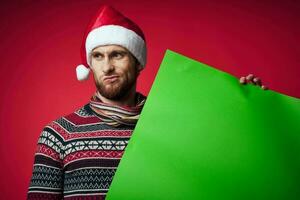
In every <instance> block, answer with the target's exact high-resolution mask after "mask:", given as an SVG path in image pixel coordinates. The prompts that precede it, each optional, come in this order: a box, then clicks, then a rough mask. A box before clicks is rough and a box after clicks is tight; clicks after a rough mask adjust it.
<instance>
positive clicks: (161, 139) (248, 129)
mask: <svg viewBox="0 0 300 200" xmlns="http://www.w3.org/2000/svg"><path fill="white" fill-rule="evenodd" d="M107 199H108V200H120V199H122V200H127V199H128V200H137V199H138V200H169V199H171V200H179V199H182V200H183V199H203V200H220V199H222V200H223V199H225V200H241V199H249V200H250V199H251V200H257V199H259V200H260V199H261V200H266V199H272V200H274V199H281V200H286V199H288V200H296V199H297V200H299V199H300V100H299V99H297V98H293V97H289V96H286V95H282V94H279V93H276V92H274V91H271V90H267V91H264V90H261V89H260V88H259V87H257V86H254V85H240V84H239V82H238V80H237V79H236V78H235V77H233V76H231V75H229V74H227V73H224V72H221V71H219V70H216V69H214V68H212V67H209V66H207V65H205V64H202V63H199V62H197V61H195V60H192V59H190V58H187V57H185V56H182V55H180V54H177V53H175V52H172V51H170V50H168V51H167V52H166V54H165V57H164V59H163V62H162V64H161V66H160V69H159V72H158V74H157V77H156V79H155V81H154V84H153V86H152V89H151V91H150V93H149V96H148V99H147V102H146V104H145V107H144V109H143V112H142V114H141V118H140V120H139V122H138V124H137V126H136V128H135V130H134V133H133V136H132V138H131V140H130V142H129V144H128V146H127V149H126V151H125V154H124V156H123V158H122V160H121V163H120V165H119V168H118V170H117V172H116V175H115V177H114V180H113V182H112V185H111V188H110V190H109V193H108V196H107Z"/></svg>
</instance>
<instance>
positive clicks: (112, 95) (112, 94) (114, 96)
mask: <svg viewBox="0 0 300 200" xmlns="http://www.w3.org/2000/svg"><path fill="white" fill-rule="evenodd" d="M136 80H137V74H135V75H134V76H132V77H128V76H125V77H124V78H123V79H120V78H119V79H118V80H117V81H115V82H113V83H107V84H105V83H103V82H102V81H99V79H96V78H95V84H96V87H97V90H98V91H99V93H100V94H101V95H102V96H103V97H105V98H107V99H111V100H120V99H122V98H123V97H124V96H126V95H127V94H128V93H129V91H130V90H131V88H132V87H133V86H134V85H135V84H136Z"/></svg>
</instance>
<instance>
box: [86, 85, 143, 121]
mask: <svg viewBox="0 0 300 200" xmlns="http://www.w3.org/2000/svg"><path fill="white" fill-rule="evenodd" d="M145 101H146V97H145V96H144V95H142V94H141V93H138V92H137V93H136V102H137V104H136V105H135V106H133V107H127V106H117V105H111V104H107V103H103V102H102V101H101V100H100V98H99V93H98V91H96V92H95V94H94V95H93V96H92V97H91V100H90V104H89V105H90V108H91V109H92V110H93V111H94V112H95V114H96V115H97V116H98V117H99V118H100V119H101V120H102V121H103V122H104V123H106V124H108V125H111V126H115V127H117V126H120V125H128V126H135V125H136V123H137V121H138V119H139V117H140V113H141V111H142V108H143V106H144V104H145Z"/></svg>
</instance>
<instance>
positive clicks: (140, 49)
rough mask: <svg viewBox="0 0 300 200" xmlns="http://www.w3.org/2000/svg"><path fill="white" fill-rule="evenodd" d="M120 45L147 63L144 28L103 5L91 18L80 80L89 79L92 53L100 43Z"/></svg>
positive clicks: (141, 62)
mask: <svg viewBox="0 0 300 200" xmlns="http://www.w3.org/2000/svg"><path fill="white" fill-rule="evenodd" d="M112 44H114V45H120V46H122V47H125V48H126V49H127V50H128V51H130V52H131V53H132V55H133V56H135V58H136V59H137V60H138V61H139V63H140V64H141V66H143V67H144V66H145V64H146V43H145V37H144V34H143V32H142V30H141V29H140V28H139V27H138V26H137V25H136V24H135V23H134V22H133V21H131V20H130V19H128V18H127V17H125V16H123V15H122V14H121V13H119V12H118V11H116V10H115V9H113V8H112V7H110V6H102V7H101V8H100V9H99V10H98V12H97V13H96V15H95V17H94V18H93V19H92V20H91V22H90V24H89V25H88V28H87V30H86V33H85V35H84V39H83V43H82V47H81V59H82V64H81V65H79V66H77V68H76V74H77V79H78V80H79V81H83V80H86V79H88V76H89V72H90V69H89V67H90V65H91V60H90V57H91V56H90V54H91V52H92V50H93V49H94V48H95V47H97V46H100V45H112Z"/></svg>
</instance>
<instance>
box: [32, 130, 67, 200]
mask: <svg viewBox="0 0 300 200" xmlns="http://www.w3.org/2000/svg"><path fill="white" fill-rule="evenodd" d="M63 144H64V140H63V138H62V137H61V136H60V135H59V134H58V133H57V132H56V131H54V130H53V129H51V127H50V126H46V127H45V128H44V129H43V131H42V133H41V135H40V137H39V140H38V144H37V150H36V153H35V157H34V165H33V172H32V177H31V181H30V186H29V190H28V194H27V199H28V200H33V199H34V200H40V199H44V200H50V199H51V200H56V199H63V180H64V178H63V176H64V174H63V162H62V157H63Z"/></svg>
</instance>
